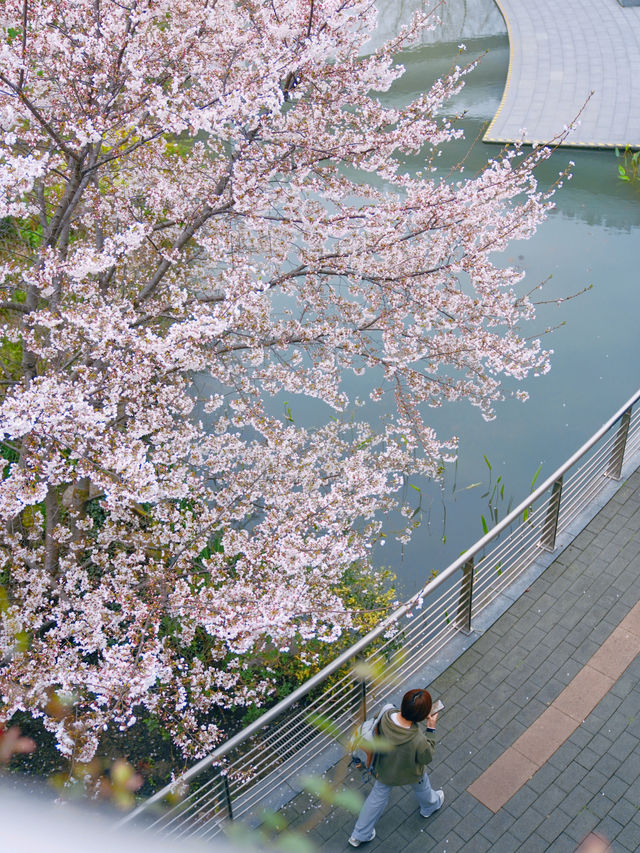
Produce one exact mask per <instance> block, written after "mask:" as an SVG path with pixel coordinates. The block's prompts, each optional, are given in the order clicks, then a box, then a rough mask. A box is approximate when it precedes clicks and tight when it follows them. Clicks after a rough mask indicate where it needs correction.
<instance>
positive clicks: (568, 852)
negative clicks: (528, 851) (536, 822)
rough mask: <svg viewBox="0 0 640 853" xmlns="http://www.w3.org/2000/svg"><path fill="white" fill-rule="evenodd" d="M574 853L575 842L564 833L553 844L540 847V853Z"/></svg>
mask: <svg viewBox="0 0 640 853" xmlns="http://www.w3.org/2000/svg"><path fill="white" fill-rule="evenodd" d="M543 850H544V851H545V853H574V851H575V841H574V840H573V838H572V837H571V836H570V835H569V833H567V832H562V833H561V834H560V835H559V836H558V837H557V838H556V839H554V840H553V841H552V843H551V844H550V845H549V846H548V847H546V848H543V847H540V848H539V853H542V851H543Z"/></svg>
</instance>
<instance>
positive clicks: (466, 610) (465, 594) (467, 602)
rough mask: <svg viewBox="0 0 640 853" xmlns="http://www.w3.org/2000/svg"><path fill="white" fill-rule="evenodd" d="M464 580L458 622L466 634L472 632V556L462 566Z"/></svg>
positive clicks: (461, 585)
mask: <svg viewBox="0 0 640 853" xmlns="http://www.w3.org/2000/svg"><path fill="white" fill-rule="evenodd" d="M462 572H463V574H462V581H461V582H460V597H459V599H458V613H457V616H456V622H457V624H458V628H459V629H460V630H461V631H463V632H464V633H465V634H470V633H471V609H472V607H473V574H474V564H473V557H471V558H470V559H469V560H467V562H466V563H465V564H464V566H463V567H462Z"/></svg>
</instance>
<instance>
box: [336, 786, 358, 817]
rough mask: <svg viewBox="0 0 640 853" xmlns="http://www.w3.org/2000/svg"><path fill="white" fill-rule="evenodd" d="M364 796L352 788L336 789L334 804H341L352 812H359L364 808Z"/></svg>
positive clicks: (341, 806)
mask: <svg viewBox="0 0 640 853" xmlns="http://www.w3.org/2000/svg"><path fill="white" fill-rule="evenodd" d="M362 803H363V798H362V795H361V794H360V792H359V791H354V790H352V789H350V788H345V789H344V790H342V791H336V794H335V796H334V798H333V805H334V806H340V808H342V809H346V810H347V811H348V812H351V813H352V814H358V812H359V811H360V809H361V808H362Z"/></svg>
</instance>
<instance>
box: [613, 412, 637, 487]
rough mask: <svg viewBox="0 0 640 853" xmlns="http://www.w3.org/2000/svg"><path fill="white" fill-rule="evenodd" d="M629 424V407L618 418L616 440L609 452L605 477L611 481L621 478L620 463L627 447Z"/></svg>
mask: <svg viewBox="0 0 640 853" xmlns="http://www.w3.org/2000/svg"><path fill="white" fill-rule="evenodd" d="M630 423H631V407H629V408H628V409H627V410H626V411H625V413H624V414H623V415H622V417H621V418H620V426H619V427H618V432H617V434H616V439H615V441H614V442H613V450H612V451H611V461H610V462H609V467H608V469H607V477H611V479H612V480H619V479H620V478H621V477H622V463H623V462H624V452H625V449H626V446H627V436H628V435H629V424H630Z"/></svg>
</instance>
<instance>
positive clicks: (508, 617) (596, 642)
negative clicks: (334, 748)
mask: <svg viewBox="0 0 640 853" xmlns="http://www.w3.org/2000/svg"><path fill="white" fill-rule="evenodd" d="M638 601H640V470H638V471H636V472H635V474H633V475H632V476H631V477H630V478H629V480H628V481H627V482H626V483H625V484H624V485H623V486H622V487H621V488H620V490H619V491H618V493H617V494H616V495H615V497H614V498H612V500H610V501H609V503H607V504H606V505H605V507H604V508H603V509H602V510H601V511H600V512H599V513H598V515H597V516H596V517H595V518H594V519H593V520H592V521H591V522H590V524H589V525H588V526H587V527H586V528H585V529H584V530H583V532H582V533H580V534H579V535H578V537H577V538H576V539H575V540H574V541H573V543H572V544H571V545H570V546H569V547H568V548H566V549H565V551H564V552H562V553H561V554H560V556H559V557H558V558H557V559H556V560H555V561H554V562H553V563H552V564H551V565H550V567H549V568H548V569H547V570H546V571H545V572H544V574H543V575H542V576H541V577H540V578H539V579H538V580H537V581H535V582H534V583H533V584H532V585H531V587H530V588H529V590H528V591H527V592H525V594H524V595H523V596H522V597H521V598H520V599H518V601H517V602H516V603H515V604H513V605H512V606H511V607H510V608H509V610H508V611H506V613H504V614H503V615H502V616H501V617H500V618H499V619H498V621H497V622H495V623H494V625H493V626H492V627H490V628H489V629H488V630H487V631H486V632H485V633H484V635H483V636H481V637H480V638H479V639H478V640H477V641H476V642H475V643H474V645H473V646H472V647H471V648H469V649H468V650H467V651H466V652H465V653H464V654H463V655H462V656H461V657H460V658H458V660H457V661H456V662H455V663H454V664H453V665H452V666H451V667H449V669H447V670H446V671H445V672H444V673H443V674H442V675H441V676H439V677H438V678H437V679H436V680H435V681H434V682H433V684H432V685H431V690H432V692H433V694H434V695H435V696H441V697H442V699H443V700H444V702H445V705H446V710H445V712H444V713H443V714H442V717H441V720H440V722H439V725H438V746H437V749H436V755H435V760H434V763H433V765H432V768H431V780H432V783H433V785H434V787H436V788H440V787H441V788H443V789H444V791H445V803H444V806H443V808H442V809H441V811H440V812H438V813H436V815H434V816H433V817H431V818H429V819H427V820H425V819H423V818H421V817H420V816H419V814H418V811H417V808H416V805H415V800H414V798H413V795H412V793H411V791H410V789H405V788H396V789H395V790H394V792H393V795H392V798H391V803H390V806H389V807H388V809H387V811H386V812H385V814H384V815H383V816H382V818H381V819H380V821H379V822H378V826H377V837H376V839H375V840H374V841H373V842H371V843H369V844H363V845H362V850H363V851H366V853H369V851H371V853H387V851H388V853H396V851H397V852H398V853H400V851H403V853H404V851H406V853H418V851H425V853H426V851H429V853H456V851H464V853H484V851H491V853H515V851H518V853H542V851H547V850H549V851H554V853H561V851H568V852H569V851H571V853H573V851H575V850H576V848H577V846H578V844H579V843H580V841H581V840H582V839H584V837H585V836H586V835H587V834H588V833H589V832H591V831H592V830H595V831H597V832H599V833H601V834H602V835H604V836H605V837H606V838H607V839H609V840H610V841H611V843H612V850H613V851H614V853H624V851H636V850H638V849H639V848H640V655H639V656H637V657H635V658H634V659H633V660H632V662H631V663H630V665H629V666H628V667H627V668H626V670H624V671H623V672H622V674H621V675H620V677H617V676H616V677H617V680H614V679H612V680H611V687H610V689H609V690H608V692H606V694H605V695H604V697H603V698H602V699H601V701H599V702H598V704H597V705H596V707H595V708H594V709H593V711H592V712H591V713H589V715H588V716H587V717H586V719H585V720H584V722H582V723H581V724H579V725H578V726H577V728H575V729H574V730H573V733H572V734H570V735H569V737H568V738H567V739H566V740H565V741H564V743H563V744H562V745H561V746H559V748H557V750H556V751H555V752H553V754H552V755H551V756H550V757H549V758H548V760H547V761H545V762H544V763H541V766H540V769H538V770H537V772H535V773H534V775H533V776H532V777H531V778H530V779H529V780H528V781H527V782H525V784H524V785H523V786H522V787H520V788H519V790H517V793H515V794H514V795H513V796H512V797H511V798H510V799H507V800H506V802H505V803H504V805H502V806H501V807H497V811H496V812H495V813H494V811H492V810H491V809H490V808H488V807H487V806H485V805H483V804H482V803H481V802H479V800H478V799H476V798H475V797H474V796H472V794H471V793H470V792H469V791H468V790H467V789H468V787H469V786H470V785H472V783H474V782H476V780H478V778H479V777H480V776H481V775H482V774H483V773H484V771H486V770H487V768H488V767H490V765H491V764H492V763H493V762H494V761H495V760H496V759H499V758H500V757H501V756H503V755H504V753H505V752H507V751H508V749H509V747H511V746H512V745H513V744H514V742H516V741H517V739H518V738H519V737H520V736H521V735H522V734H523V733H524V732H525V731H526V730H527V729H528V728H529V727H530V726H531V725H532V724H533V723H534V722H535V721H536V720H537V719H538V718H539V717H540V715H541V714H542V713H543V712H544V711H545V710H546V709H547V708H548V707H549V706H550V705H551V704H552V703H554V701H555V700H556V699H558V697H559V696H560V694H561V693H562V691H563V690H564V689H565V688H566V687H567V685H568V684H570V683H571V682H573V681H574V678H575V677H576V675H578V674H579V673H581V672H584V671H585V665H587V662H589V661H591V660H592V658H593V655H594V654H595V653H596V652H598V650H599V649H600V648H601V647H602V645H603V643H605V641H606V640H607V638H608V637H610V635H612V633H613V632H615V631H616V629H618V633H617V635H619V634H620V630H621V629H620V627H619V626H620V623H621V622H622V620H623V619H624V618H625V617H627V616H628V614H629V613H630V611H632V609H633V608H634V607H635V606H636V605H637V603H638ZM632 615H633V614H632ZM627 624H628V620H627ZM635 633H636V635H638V636H640V631H635ZM638 636H636V640H635V641H637V640H638ZM631 657H632V655H631ZM586 669H589V667H588V666H587V667H586ZM407 686H409V685H407ZM565 695H566V694H565ZM570 711H571V709H570V708H569V712H570ZM538 763H540V762H538ZM347 785H348V787H353V788H361V789H362V792H363V794H366V793H367V791H368V790H369V788H368V786H363V785H362V784H361V782H360V780H359V779H358V778H356V777H354V776H353V775H352V776H350V777H348V778H347ZM477 787H478V786H477V785H476V786H475V790H476V792H477ZM514 790H515V788H514ZM285 813H286V815H287V817H288V819H289V821H290V822H291V824H292V826H294V827H296V826H297V827H302V826H303V825H305V823H306V822H307V821H308V820H309V818H310V817H311V818H313V817H314V816H316V817H317V818H320V815H321V813H320V812H318V807H317V804H316V803H314V802H313V801H312V799H311V798H310V797H309V796H308V795H306V794H304V795H301V796H299V797H298V798H297V799H296V800H295V801H294V802H293V803H291V804H290V805H289V806H288V807H287V808H286V809H285ZM353 822H354V819H353V817H352V816H351V815H349V814H348V813H347V812H346V811H343V810H341V809H338V808H333V809H332V810H331V811H330V812H329V813H328V814H327V815H326V816H324V817H322V819H320V820H319V822H317V825H316V826H315V827H314V828H313V829H311V830H309V831H308V835H309V836H310V838H312V839H313V840H314V841H315V842H316V843H317V844H318V846H319V847H320V849H321V850H326V851H343V850H349V849H352V848H350V847H349V846H348V844H347V838H348V836H349V834H350V831H351V828H352V826H353Z"/></svg>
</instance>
